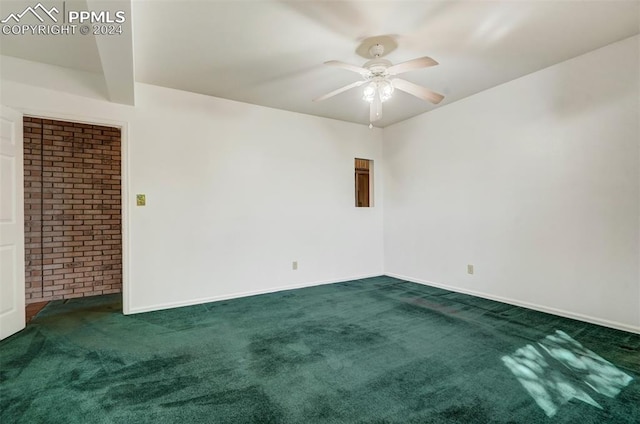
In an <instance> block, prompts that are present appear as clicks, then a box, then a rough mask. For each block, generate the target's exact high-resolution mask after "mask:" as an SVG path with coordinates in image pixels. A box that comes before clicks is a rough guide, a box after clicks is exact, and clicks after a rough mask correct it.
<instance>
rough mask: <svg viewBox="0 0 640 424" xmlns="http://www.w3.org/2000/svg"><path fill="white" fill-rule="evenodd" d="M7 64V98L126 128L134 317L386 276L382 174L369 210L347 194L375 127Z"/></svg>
mask: <svg viewBox="0 0 640 424" xmlns="http://www.w3.org/2000/svg"><path fill="white" fill-rule="evenodd" d="M3 62H11V69H10V71H6V72H5V71H4V70H5V69H9V68H4V67H3V73H2V87H1V91H0V99H1V102H2V104H4V105H7V106H10V107H12V108H15V109H19V110H22V111H25V112H27V113H33V111H36V112H39V113H38V114H40V115H44V116H51V115H54V116H58V117H61V118H64V117H66V116H67V115H68V116H71V117H72V118H74V119H81V120H85V121H91V122H104V121H105V120H106V121H118V122H123V123H126V125H127V128H128V172H129V174H128V177H129V178H128V197H127V200H128V202H130V204H131V206H130V208H129V231H128V233H129V240H130V244H129V256H128V257H129V261H128V263H129V267H130V269H129V271H130V272H129V281H128V282H129V284H128V289H129V293H128V294H129V296H128V300H129V306H130V311H131V312H140V311H144V310H152V309H158V308H165V307H170V306H178V305H184V304H191V303H199V302H205V301H210V300H215V299H220V298H226V297H235V296H239V295H244V294H250V293H258V292H268V291H273V290H277V289H281V288H287V287H291V288H293V287H298V286H304V285H311V284H318V283H323V282H333V281H341V280H349V279H353V278H358V277H362V276H372V275H380V274H382V273H383V255H382V252H383V250H382V190H381V188H382V178H381V172H375V174H374V187H375V188H376V189H375V193H374V197H375V202H376V206H375V207H373V208H355V207H354V201H355V200H354V192H353V191H354V171H353V166H354V162H353V160H354V158H355V157H363V158H367V159H373V160H374V164H375V165H377V164H378V163H379V161H380V160H381V147H382V131H381V130H378V129H374V130H369V129H368V128H367V127H366V126H363V125H355V124H349V123H345V122H340V121H335V120H329V119H325V118H318V117H312V116H308V115H302V114H296V113H291V112H286V111H280V110H275V109H269V108H264V107H259V106H253V105H248V104H243V103H238V102H233V101H229V100H224V99H217V98H212V97H208V96H203V95H197V94H192V93H186V92H181V91H177V90H171V89H165V88H160V87H155V86H150V85H144V84H137V85H136V107H135V108H134V107H129V106H123V105H117V104H112V103H108V102H106V101H103V100H99V99H96V98H95V96H94V98H89V97H88V96H79V95H71V94H65V93H63V92H61V91H56V90H49V89H46V88H42V87H36V86H35V85H33V84H31V83H29V80H28V79H27V80H24V81H22V80H21V78H23V77H22V76H25V75H26V76H28V75H30V72H29V71H28V69H24V70H23V71H19V69H18V71H16V69H15V68H21V67H26V68H28V67H30V66H32V64H30V63H29V62H25V61H17V60H14V59H11V58H3ZM37 66H38V68H39V69H40V68H41V67H42V66H43V65H37ZM44 66H46V65H44ZM55 71H56V73H61V68H57V69H56V70H55ZM72 80H75V78H65V84H67V83H68V82H69V81H72ZM77 80H78V81H85V82H86V81H90V80H91V78H90V77H87V76H85V77H81V76H78V78H77ZM75 92H76V93H85V92H86V93H96V92H99V91H95V90H92V89H80V88H76V90H75ZM136 193H145V194H146V195H147V206H146V207H136V206H135V194H136ZM294 260H297V261H298V264H299V269H298V270H297V271H293V270H292V261H294Z"/></svg>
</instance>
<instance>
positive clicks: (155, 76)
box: [0, 0, 640, 127]
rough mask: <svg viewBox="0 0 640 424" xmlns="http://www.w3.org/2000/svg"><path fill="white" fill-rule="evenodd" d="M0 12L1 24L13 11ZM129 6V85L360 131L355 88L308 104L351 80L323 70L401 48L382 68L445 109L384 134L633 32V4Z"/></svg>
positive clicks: (86, 53)
mask: <svg viewBox="0 0 640 424" xmlns="http://www.w3.org/2000/svg"><path fill="white" fill-rule="evenodd" d="M2 3H3V7H2V9H1V10H2V11H3V12H2V13H3V17H4V14H5V13H4V10H6V9H7V6H6V5H7V3H11V2H7V1H5V0H3V2H2ZM23 3H24V2H23ZM27 3H30V2H27ZM43 3H46V2H45V1H43ZM131 3H132V6H131V9H132V11H131V12H132V16H133V22H132V23H133V60H134V64H135V80H136V81H139V82H144V83H149V84H155V85H160V86H165V87H170V88H176V89H180V90H186V91H192V92H196V93H203V94H208V95H212V96H216V97H223V98H227V99H233V100H238V101H242V102H247V103H253V104H258V105H263V106H269V107H274V108H279V109H285V110H290V111H295V112H301V113H306V114H311V115H318V116H324V117H328V118H335V119H340V120H344V121H350V122H356V123H362V124H368V123H369V110H368V104H367V103H365V102H364V101H363V100H362V99H361V90H362V88H360V89H354V90H351V91H349V92H346V93H343V94H340V95H338V96H336V97H333V98H331V99H328V100H326V101H324V102H320V103H314V102H312V99H313V98H315V97H318V96H320V95H322V94H325V93H327V92H329V91H332V90H334V89H336V88H339V87H341V86H343V85H346V84H349V83H351V82H353V81H355V80H356V79H357V78H359V76H358V75H357V74H355V73H351V72H348V71H345V70H342V69H338V68H332V67H328V66H324V65H322V63H323V62H325V61H327V60H334V59H335V60H341V61H344V62H348V63H353V64H356V65H362V64H363V63H364V62H365V61H366V59H364V58H362V57H360V56H358V55H357V54H356V52H355V50H356V48H357V47H358V45H359V43H360V41H361V40H362V39H364V38H366V37H369V36H376V35H383V34H392V35H394V36H395V37H396V39H397V43H398V48H397V49H396V50H395V51H393V52H391V53H390V54H389V55H388V56H386V58H387V59H389V60H390V61H392V62H393V63H398V62H402V61H405V60H409V59H412V58H415V57H419V56H430V57H432V58H434V59H436V60H437V61H438V62H439V63H440V65H439V66H436V67H433V68H428V69H423V70H417V71H412V72H410V73H407V74H404V75H403V77H404V78H405V79H407V80H410V81H412V82H415V83H418V84H421V85H424V86H427V87H429V88H431V89H433V90H434V91H436V92H439V93H442V94H444V95H445V99H444V100H443V101H442V103H440V105H438V106H433V105H431V104H429V103H425V102H423V101H421V100H418V99H416V98H414V97H412V96H409V95H407V94H404V93H402V92H397V91H396V93H394V97H393V98H392V99H391V100H390V101H388V102H386V103H385V104H384V108H383V119H382V120H381V121H380V122H379V123H378V124H377V126H381V127H384V126H386V125H389V124H392V123H395V122H399V121H402V120H404V119H407V118H410V117H412V116H415V115H418V114H420V113H423V112H426V111H429V110H432V109H433V108H434V107H442V106H444V105H446V104H448V103H451V102H454V101H456V100H459V99H462V98H464V97H467V96H470V95H472V94H474V93H477V92H479V91H482V90H485V89H487V88H490V87H493V86H496V85H499V84H502V83H504V82H507V81H510V80H512V79H514V78H518V77H520V76H523V75H526V74H529V73H531V72H535V71H537V70H540V69H542V68H545V67H547V66H550V65H553V64H555V63H558V62H561V61H564V60H567V59H570V58H572V57H575V56H578V55H580V54H583V53H586V52H588V51H590V50H594V49H596V48H599V47H602V46H605V45H607V44H610V43H612V42H615V41H618V40H621V39H624V38H627V37H630V36H632V35H635V34H638V33H639V32H640V1H638V0H633V1H616V0H608V1H545V0H542V1H525V0H522V1H517V0H510V1H473V0H467V1H353V2H347V1H275V0H270V1H267V0H262V1H244V0H232V1H185V0H182V1H178V0H173V1H169V0H164V1H158V0H156V1H141V0H133V2H131ZM8 38H9V37H6V36H2V42H1V43H0V49H1V52H2V54H6V55H10V56H17V57H20V58H23V59H28V60H35V61H40V62H45V63H50V64H54V65H59V66H66V67H70V68H74V69H80V70H85V71H94V72H95V71H101V72H104V71H103V70H104V69H105V65H107V64H105V63H103V62H104V59H103V60H102V62H101V59H100V56H99V55H97V53H96V47H95V45H96V42H95V41H93V44H92V40H91V39H92V37H84V38H82V39H81V40H73V41H72V40H68V39H67V40H65V39H61V38H60V37H58V38H56V39H54V40H41V39H37V38H35V37H31V38H29V39H28V40H25V39H18V37H12V38H10V39H8ZM51 38H53V37H51ZM109 59H110V60H111V61H116V62H117V60H118V59H117V58H114V57H110V58H109ZM113 65H114V64H112V65H111V66H112V67H113Z"/></svg>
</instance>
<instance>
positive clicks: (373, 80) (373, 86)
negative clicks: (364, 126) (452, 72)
mask: <svg viewBox="0 0 640 424" xmlns="http://www.w3.org/2000/svg"><path fill="white" fill-rule="evenodd" d="M384 53H385V47H384V45H383V44H382V43H376V44H373V45H372V46H371V47H370V48H369V55H370V57H372V59H371V60H369V61H368V62H366V63H365V64H364V65H362V66H355V65H350V64H348V63H345V62H341V61H339V60H330V61H328V62H324V64H325V65H329V66H335V67H337V68H342V69H346V70H347V71H351V72H356V73H358V74H360V75H361V76H362V79H361V80H360V81H356V82H353V83H351V84H349V85H345V86H344V87H341V88H338V89H337V90H333V91H332V92H330V93H327V94H325V95H324V96H320V97H318V98H315V99H313V101H314V102H319V101H322V100H325V99H328V98H330V97H333V96H335V95H337V94H340V93H343V92H345V91H347V90H351V89H352V88H356V87H360V86H361V85H364V84H366V87H365V88H364V90H363V93H362V98H363V100H365V101H367V102H369V103H370V104H371V105H370V107H369V122H370V124H369V127H370V128H371V127H372V126H373V124H372V123H373V122H376V121H379V120H380V119H381V118H382V103H384V102H385V101H387V100H389V99H390V98H391V95H392V94H393V91H394V89H398V90H400V91H404V92H405V93H409V94H411V95H413V96H416V97H418V98H419V99H422V100H426V101H429V102H431V103H434V104H438V103H440V101H442V99H444V96H443V95H441V94H438V93H436V92H434V91H431V90H429V89H428V88H426V87H422V86H420V85H417V84H414V83H412V82H409V81H407V80H404V79H401V78H395V76H396V75H399V74H402V73H405V72H408V71H413V70H415V69H422V68H428V67H430V66H435V65H437V64H438V62H436V61H435V60H433V59H431V58H430V57H427V56H425V57H419V58H417V59H412V60H408V61H406V62H402V63H398V64H396V65H394V64H392V63H391V62H389V61H388V60H387V59H383V58H382V56H383V55H384Z"/></svg>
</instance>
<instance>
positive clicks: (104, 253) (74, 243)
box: [23, 116, 123, 310]
mask: <svg viewBox="0 0 640 424" xmlns="http://www.w3.org/2000/svg"><path fill="white" fill-rule="evenodd" d="M23 129H24V199H25V200H24V203H25V210H24V216H25V231H24V234H25V297H26V299H25V301H26V304H27V305H31V304H33V305H34V307H32V308H29V306H28V307H27V309H31V310H33V309H35V308H37V306H38V305H41V304H42V303H43V302H47V301H50V300H59V299H70V298H76V297H85V296H96V295H102V294H111V293H121V292H122V279H123V276H122V250H123V242H122V164H121V145H122V135H121V130H120V128H115V127H109V126H103V125H94V124H87V123H78V122H67V121H61V120H54V119H45V118H39V117H33V116H24V118H23Z"/></svg>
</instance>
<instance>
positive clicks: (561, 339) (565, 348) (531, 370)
mask: <svg viewBox="0 0 640 424" xmlns="http://www.w3.org/2000/svg"><path fill="white" fill-rule="evenodd" d="M536 344H537V347H536V346H534V345H531V344H529V345H526V346H525V347H522V348H520V349H518V350H516V351H515V352H514V353H513V354H511V355H506V356H503V357H502V362H503V363H504V364H505V366H506V367H507V368H509V370H510V371H511V372H512V373H513V374H514V375H515V376H516V378H517V379H518V381H519V382H520V384H522V386H523V387H524V388H525V390H526V391H527V392H528V393H529V395H531V397H532V398H533V399H534V400H535V402H536V403H537V404H538V406H539V407H540V408H542V410H543V411H544V412H545V414H547V416H548V417H552V416H554V415H555V414H556V413H557V412H558V409H559V408H560V407H561V406H562V405H564V404H566V403H567V402H569V401H570V400H571V399H573V398H576V399H578V400H580V401H582V402H585V403H587V404H589V405H592V406H594V407H596V408H600V409H602V407H601V406H600V404H599V403H598V402H596V401H595V400H594V399H593V398H592V397H591V396H592V395H593V394H594V393H599V394H601V395H604V396H607V397H610V398H614V397H615V396H617V395H618V393H620V391H621V390H622V389H623V388H624V387H626V386H627V385H628V384H629V383H630V382H631V380H633V379H632V378H631V376H629V375H627V374H625V373H624V372H622V371H620V370H619V369H618V368H616V367H615V366H614V365H613V364H612V363H611V362H609V361H607V360H606V359H604V358H602V357H601V356H599V355H597V354H596V353H594V352H592V351H591V350H589V349H587V348H585V347H584V346H582V345H581V344H580V343H579V342H578V341H576V340H574V339H573V338H571V337H570V336H569V335H568V334H567V333H565V332H563V331H560V330H556V332H555V333H554V334H551V335H548V336H546V337H545V338H543V339H542V340H540V341H539V342H537V343H536Z"/></svg>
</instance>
